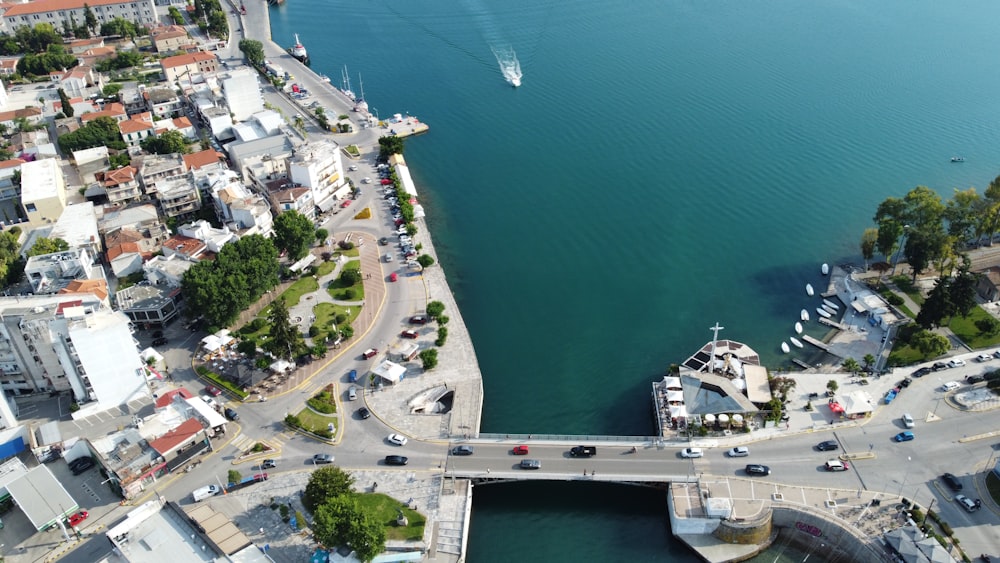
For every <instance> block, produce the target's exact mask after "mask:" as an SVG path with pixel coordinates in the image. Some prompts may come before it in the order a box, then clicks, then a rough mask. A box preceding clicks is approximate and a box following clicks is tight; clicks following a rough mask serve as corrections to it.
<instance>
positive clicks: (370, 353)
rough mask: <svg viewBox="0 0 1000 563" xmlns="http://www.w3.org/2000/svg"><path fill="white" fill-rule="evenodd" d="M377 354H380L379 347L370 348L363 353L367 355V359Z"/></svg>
mask: <svg viewBox="0 0 1000 563" xmlns="http://www.w3.org/2000/svg"><path fill="white" fill-rule="evenodd" d="M376 354H378V348H369V349H367V350H365V351H364V354H362V355H363V356H364V357H365V359H366V360H370V359H372V358H374V357H375V355H376Z"/></svg>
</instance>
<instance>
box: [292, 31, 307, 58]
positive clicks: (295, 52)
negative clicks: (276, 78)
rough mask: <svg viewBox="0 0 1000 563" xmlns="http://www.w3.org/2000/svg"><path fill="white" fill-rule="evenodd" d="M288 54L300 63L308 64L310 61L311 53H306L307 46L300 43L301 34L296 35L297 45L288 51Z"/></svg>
mask: <svg viewBox="0 0 1000 563" xmlns="http://www.w3.org/2000/svg"><path fill="white" fill-rule="evenodd" d="M288 53H289V54H290V55H292V56H293V57H295V58H296V59H298V60H299V61H300V62H303V63H304V62H306V61H308V60H309V53H308V52H307V51H306V48H305V46H304V45H303V44H302V42H301V41H299V34H298V33H296V34H295V45H292V48H291V49H289V50H288Z"/></svg>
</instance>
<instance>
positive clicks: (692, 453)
mask: <svg viewBox="0 0 1000 563" xmlns="http://www.w3.org/2000/svg"><path fill="white" fill-rule="evenodd" d="M704 455H705V450H703V449H701V448H684V449H683V450H681V457H684V458H689V459H690V458H696V457H704Z"/></svg>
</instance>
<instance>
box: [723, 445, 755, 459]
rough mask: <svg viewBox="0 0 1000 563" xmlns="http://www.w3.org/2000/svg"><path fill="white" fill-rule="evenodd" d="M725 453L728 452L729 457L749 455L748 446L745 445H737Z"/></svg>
mask: <svg viewBox="0 0 1000 563" xmlns="http://www.w3.org/2000/svg"><path fill="white" fill-rule="evenodd" d="M726 453H727V454H729V457H746V456H748V455H750V448H748V447H746V446H737V447H735V448H733V449H731V450H729V451H728V452H726Z"/></svg>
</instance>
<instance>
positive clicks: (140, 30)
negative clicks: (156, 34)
mask: <svg viewBox="0 0 1000 563" xmlns="http://www.w3.org/2000/svg"><path fill="white" fill-rule="evenodd" d="M148 34H149V30H147V29H146V28H144V27H142V26H141V25H138V24H136V23H135V22H130V21H128V20H127V19H125V18H113V19H112V20H111V21H109V22H105V23H103V24H101V35H120V36H122V37H128V38H129V39H131V38H133V37H142V36H143V35H148Z"/></svg>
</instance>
